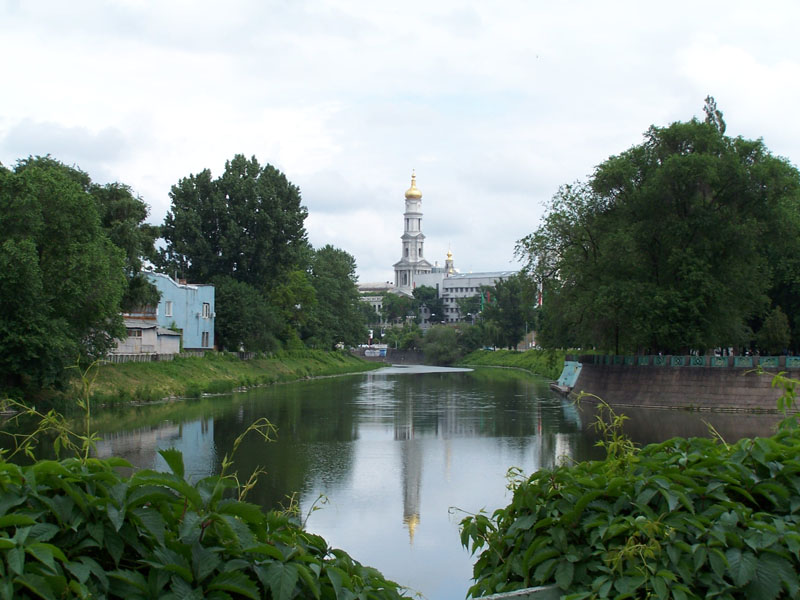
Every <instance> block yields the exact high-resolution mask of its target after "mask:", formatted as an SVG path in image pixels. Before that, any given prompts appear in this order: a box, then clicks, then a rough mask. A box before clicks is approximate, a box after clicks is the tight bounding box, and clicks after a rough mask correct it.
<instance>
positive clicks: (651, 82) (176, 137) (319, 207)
mask: <svg viewBox="0 0 800 600" xmlns="http://www.w3.org/2000/svg"><path fill="white" fill-rule="evenodd" d="M798 30H800V3H797V2H793V1H787V2H771V1H768V0H767V1H764V2H760V3H756V2H752V0H750V1H747V2H731V1H725V2H716V1H706V2H658V3H652V2H640V1H631V2H621V1H619V2H617V1H614V2H612V1H603V2H588V1H587V2H569V1H567V2H554V1H552V0H551V1H549V2H539V1H536V0H527V1H518V2H517V1H508V2H506V1H495V2H486V1H483V2H471V1H469V0H453V1H450V0H439V1H430V0H429V1H425V2H417V1H413V0H412V1H405V2H381V1H376V0H369V1H367V0H365V1H338V0H310V1H304V0H285V1H265V0H253V1H250V0H227V1H226V2H203V1H197V0H191V1H189V0H185V1H180V2H178V1H175V2H171V1H168V0H161V1H159V2H147V1H139V0H128V1H95V2H91V1H81V0H76V1H74V2H64V1H63V0H54V1H36V0H30V1H22V0H19V1H14V0H0V54H1V55H2V56H3V58H4V60H3V67H2V75H1V76H0V82H1V83H0V162H2V163H3V164H4V165H6V166H12V165H13V164H14V163H15V162H16V161H17V159H19V158H24V157H27V156H29V155H37V154H48V153H49V154H51V155H52V156H53V157H55V158H57V159H59V160H61V161H62V162H65V163H67V164H70V165H77V166H79V167H80V168H81V169H83V170H84V171H86V172H88V173H89V175H90V176H91V177H92V179H93V180H94V181H97V182H100V183H106V182H111V181H119V182H122V183H125V184H127V185H129V186H131V187H132V188H133V190H134V191H135V192H136V193H137V194H139V195H140V196H141V197H142V198H143V199H144V201H145V202H147V204H148V205H149V206H150V212H151V214H150V220H151V221H152V222H154V223H160V222H162V221H163V218H164V216H165V215H166V213H167V211H168V209H169V202H170V200H169V190H170V187H171V186H172V185H173V184H175V183H176V182H177V181H178V180H179V179H180V178H182V177H186V176H188V175H189V174H192V173H197V172H199V171H201V170H203V169H205V168H208V169H210V170H211V172H212V173H213V174H214V175H215V176H216V175H219V174H220V173H221V172H222V171H223V169H224V164H225V161H226V160H227V159H230V158H232V157H233V156H234V155H235V154H238V153H242V154H245V155H247V156H253V155H255V156H256V157H257V158H258V160H259V162H261V163H262V164H263V163H271V164H273V165H275V166H276V167H278V168H279V169H281V170H282V171H283V172H284V173H286V175H287V177H288V178H289V180H290V181H292V182H293V183H295V184H296V185H298V186H299V187H300V190H301V193H302V196H303V202H304V204H305V205H306V206H307V207H308V211H309V217H308V220H307V221H306V227H307V229H308V234H309V239H310V241H311V243H312V244H313V245H314V246H315V247H320V246H322V245H324V244H328V243H330V244H333V245H335V246H337V247H339V248H342V249H344V250H346V251H347V252H349V253H351V254H352V255H354V256H355V258H356V261H357V263H358V274H359V278H360V280H361V281H362V282H366V281H385V280H388V279H392V278H393V271H392V267H391V265H392V264H393V263H394V262H396V261H397V260H399V259H400V248H401V246H400V235H401V234H402V225H403V217H402V213H403V210H404V193H405V190H406V189H407V188H408V187H409V183H410V176H411V170H412V169H415V170H416V173H417V184H418V187H419V189H420V190H421V191H422V194H423V199H422V205H423V211H424V217H423V231H424V233H425V235H426V237H427V240H426V245H425V246H426V247H425V249H426V254H427V258H428V260H430V261H431V262H433V261H438V262H439V263H440V264H442V263H443V262H444V259H445V254H446V253H447V250H448V247H449V248H451V249H452V251H453V254H454V258H455V263H456V267H458V268H459V269H460V270H461V271H462V272H468V271H486V270H505V269H511V268H516V267H517V263H516V262H515V261H514V256H513V250H514V244H515V242H516V240H518V239H519V238H521V237H523V236H524V235H526V234H528V233H530V232H531V231H533V230H534V229H535V228H536V227H537V225H538V223H539V220H540V218H541V215H542V213H543V205H544V203H545V202H547V201H548V200H549V199H550V198H551V197H552V195H553V194H554V193H555V192H556V190H557V189H558V187H559V186H560V185H562V184H564V183H569V182H572V181H575V180H578V179H586V178H587V177H588V176H589V175H590V174H591V173H592V170H593V168H594V166H595V165H597V164H599V163H600V162H602V161H603V160H604V159H605V158H607V157H608V156H610V155H612V154H618V153H620V152H622V151H624V150H626V149H627V148H629V147H631V146H632V145H635V144H638V143H640V142H641V141H642V134H643V133H644V131H645V130H646V129H647V128H648V127H649V126H650V125H651V124H656V125H667V124H669V123H671V122H673V121H678V120H681V121H682V120H688V119H690V118H692V117H693V116H697V117H701V118H702V117H703V112H702V108H703V100H704V98H705V97H706V96H707V95H709V94H710V95H713V96H715V98H716V100H717V104H718V106H719V108H720V109H721V110H722V111H723V112H724V116H725V120H726V122H727V125H728V129H727V133H728V134H730V135H742V136H744V137H747V138H759V137H762V138H763V139H764V141H765V143H766V144H767V146H768V147H769V148H770V150H771V151H772V152H773V153H774V154H776V155H780V156H784V157H787V158H788V159H789V160H790V161H791V162H792V163H793V164H797V162H798V160H800V119H799V118H798V108H800V43H798Z"/></svg>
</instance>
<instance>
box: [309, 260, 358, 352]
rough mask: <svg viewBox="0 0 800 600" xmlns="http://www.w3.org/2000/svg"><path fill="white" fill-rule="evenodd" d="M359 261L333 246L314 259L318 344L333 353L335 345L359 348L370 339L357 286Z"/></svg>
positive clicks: (316, 335)
mask: <svg viewBox="0 0 800 600" xmlns="http://www.w3.org/2000/svg"><path fill="white" fill-rule="evenodd" d="M356 281H357V278H356V261H355V259H354V258H353V257H352V256H351V255H350V254H348V253H347V252H345V251H344V250H340V249H339V248H334V247H333V246H331V245H330V244H328V245H326V246H323V247H322V248H320V249H319V250H316V251H315V252H314V254H313V257H312V259H311V284H312V285H313V286H314V290H315V292H316V296H317V304H316V307H315V316H316V330H315V331H314V333H313V339H314V340H315V344H316V345H318V346H319V347H321V348H325V349H331V348H333V346H334V345H335V344H338V343H344V344H346V345H350V346H355V345H357V344H358V343H359V342H360V341H362V340H364V339H365V338H366V335H367V330H366V326H365V323H364V319H363V315H362V312H361V308H360V305H361V300H360V298H359V294H358V287H357V285H356Z"/></svg>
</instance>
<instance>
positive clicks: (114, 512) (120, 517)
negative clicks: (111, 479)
mask: <svg viewBox="0 0 800 600" xmlns="http://www.w3.org/2000/svg"><path fill="white" fill-rule="evenodd" d="M106 514H108V520H109V521H111V525H113V527H114V531H119V530H120V528H121V527H122V524H123V523H124V522H125V509H124V508H123V509H122V510H119V509H118V508H117V507H115V506H114V505H113V504H111V503H110V502H109V503H108V504H106Z"/></svg>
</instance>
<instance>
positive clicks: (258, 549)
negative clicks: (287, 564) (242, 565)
mask: <svg viewBox="0 0 800 600" xmlns="http://www.w3.org/2000/svg"><path fill="white" fill-rule="evenodd" d="M244 551H245V552H252V553H253V554H266V555H267V556H269V557H272V558H274V559H275V560H280V561H284V560H286V558H285V557H284V556H283V553H282V552H281V551H280V550H279V549H278V548H276V547H275V546H274V545H272V544H259V545H257V546H251V547H250V548H245V549H244Z"/></svg>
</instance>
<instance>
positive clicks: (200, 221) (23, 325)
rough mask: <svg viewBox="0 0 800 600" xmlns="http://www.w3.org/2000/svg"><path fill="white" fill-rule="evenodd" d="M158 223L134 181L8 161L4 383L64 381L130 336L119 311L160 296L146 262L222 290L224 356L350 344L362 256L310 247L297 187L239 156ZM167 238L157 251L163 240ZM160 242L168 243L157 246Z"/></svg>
mask: <svg viewBox="0 0 800 600" xmlns="http://www.w3.org/2000/svg"><path fill="white" fill-rule="evenodd" d="M169 195H170V199H171V207H170V210H169V212H168V213H167V216H166V218H165V220H164V223H163V225H160V226H158V225H150V224H148V223H146V222H145V220H146V218H147V216H148V211H149V208H148V206H147V204H145V202H144V201H143V200H142V199H141V198H139V197H138V196H137V195H136V194H135V193H134V192H133V190H131V188H130V187H128V186H126V185H124V184H121V183H113V184H107V185H99V184H96V183H94V182H92V180H91V178H90V176H89V175H88V174H87V173H85V172H83V171H81V170H80V169H79V168H78V167H73V166H68V165H65V164H63V163H61V162H59V161H58V160H56V159H54V158H52V157H50V156H46V157H30V158H27V159H22V160H19V161H17V163H16V165H15V166H14V167H13V168H7V167H4V166H2V165H0V388H2V389H3V391H4V393H22V392H27V391H30V390H34V389H38V388H42V387H47V386H54V385H55V386H57V385H60V384H63V383H64V381H65V380H66V375H67V373H68V368H69V367H70V366H71V365H75V364H76V362H81V363H83V364H85V363H86V362H87V361H91V360H93V359H95V358H98V357H102V356H105V355H106V354H107V353H108V351H109V350H110V349H111V348H112V346H113V345H114V343H115V342H114V340H115V338H120V337H124V335H125V329H124V327H123V321H122V316H121V314H122V312H129V311H133V310H136V309H137V308H138V307H142V306H147V305H150V306H153V305H155V304H157V302H158V292H157V290H156V289H155V287H154V286H153V285H152V284H150V283H149V281H148V280H147V277H146V275H145V274H144V273H143V272H142V267H143V266H144V265H149V266H150V267H152V268H155V269H157V270H158V271H161V272H164V273H167V274H169V275H170V276H173V277H178V278H185V279H188V280H190V281H192V282H195V283H212V284H214V285H215V288H216V312H217V315H216V320H215V337H216V343H217V346H218V347H219V348H222V349H228V350H239V349H245V350H254V351H276V350H280V349H297V348H305V347H313V348H324V349H327V348H333V347H334V345H335V344H337V343H339V342H342V343H345V344H355V343H358V341H360V340H362V339H363V338H364V335H365V321H364V318H363V316H362V312H361V308H360V302H359V298H358V292H357V288H356V285H355V282H356V275H355V269H356V264H355V260H354V258H353V257H352V256H351V255H350V254H348V253H347V252H345V251H344V250H341V249H339V248H335V247H333V246H330V245H326V246H324V247H322V248H318V249H315V248H313V247H312V246H311V244H310V243H309V242H308V239H307V235H306V231H305V227H304V221H305V218H306V216H307V214H308V213H307V210H306V208H305V207H304V206H303V205H302V200H301V196H300V190H299V189H298V188H297V186H295V185H293V184H292V183H291V182H289V181H288V179H287V178H286V176H285V175H284V174H283V173H281V172H280V171H279V170H278V169H276V168H275V167H273V166H271V165H269V164H267V165H263V166H262V165H260V164H259V162H258V161H257V160H256V158H250V159H247V158H246V157H244V156H243V155H237V156H235V157H234V158H233V159H232V160H229V161H227V162H226V163H225V169H224V172H223V173H222V174H221V175H220V176H218V177H216V178H214V177H213V176H212V174H211V171H210V170H208V169H206V170H203V171H202V172H200V173H199V174H192V175H189V176H188V177H185V178H183V179H181V180H180V181H178V183H176V184H175V185H174V186H172V189H171V191H170V194H169ZM159 239H161V240H163V241H162V242H161V243H159V244H157V240H159ZM158 246H161V247H160V248H159V247H158Z"/></svg>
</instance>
